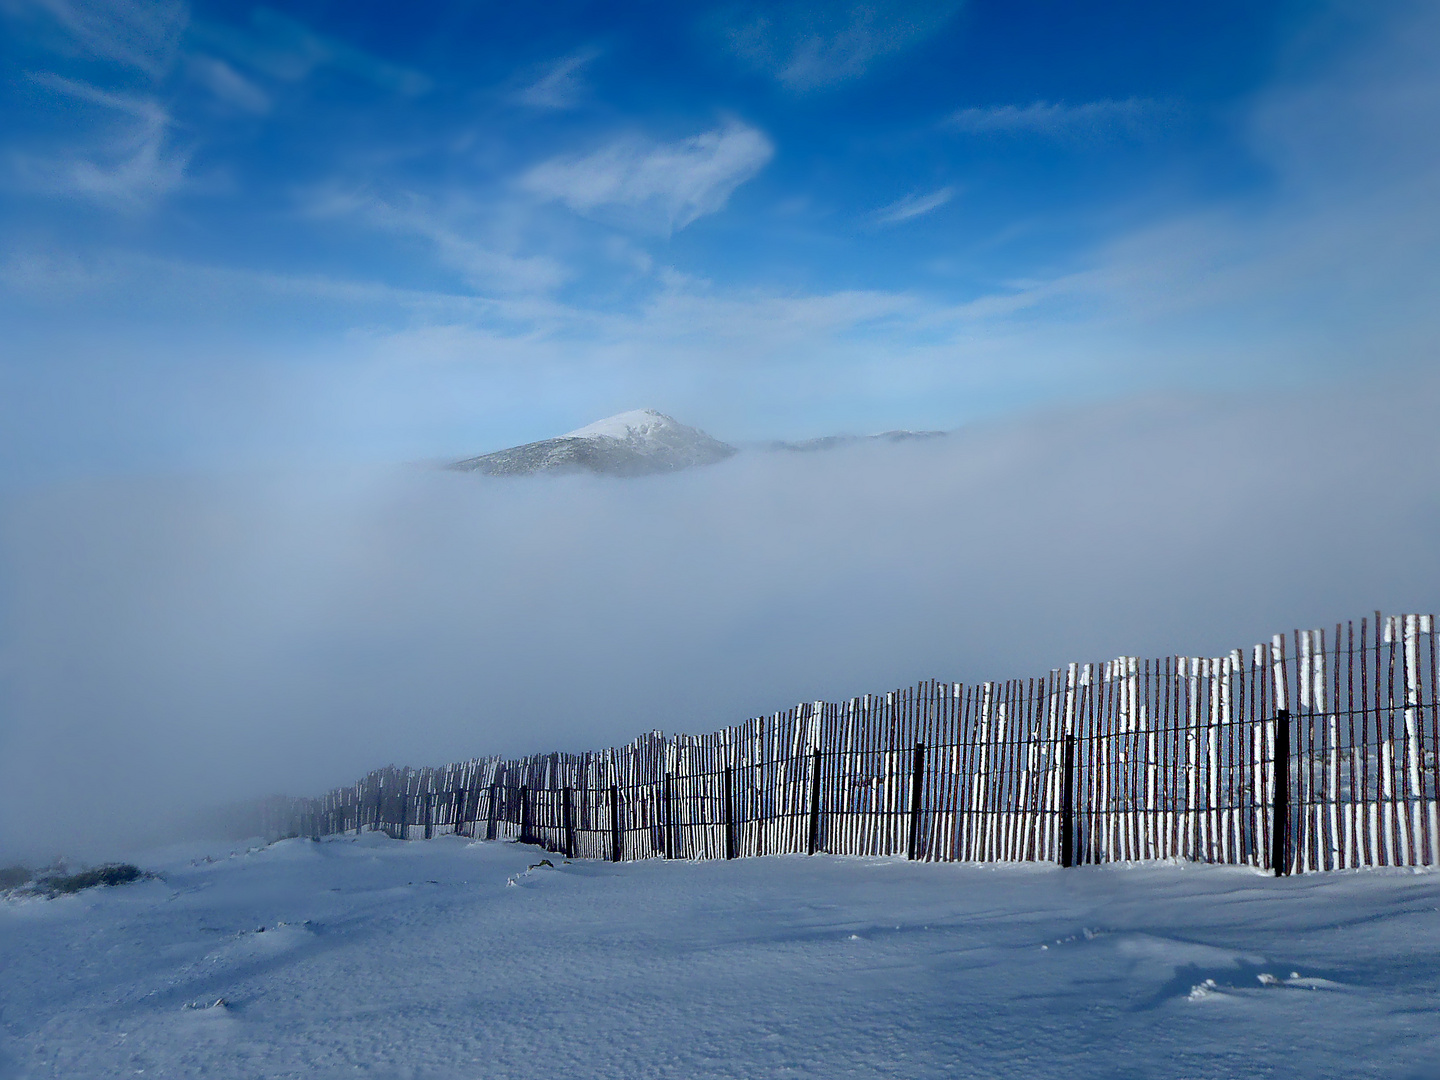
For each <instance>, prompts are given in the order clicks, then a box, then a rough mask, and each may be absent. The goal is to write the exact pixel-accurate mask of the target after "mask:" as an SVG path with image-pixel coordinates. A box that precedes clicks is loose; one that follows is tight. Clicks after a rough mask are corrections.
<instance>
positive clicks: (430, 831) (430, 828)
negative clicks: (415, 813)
mask: <svg viewBox="0 0 1440 1080" xmlns="http://www.w3.org/2000/svg"><path fill="white" fill-rule="evenodd" d="M420 797H421V798H422V799H424V800H425V839H426V840H429V839H430V838H431V837H433V836H434V835H435V793H434V792H433V791H427V792H425V794H424V795H422V796H420Z"/></svg>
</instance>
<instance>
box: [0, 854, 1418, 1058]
mask: <svg viewBox="0 0 1440 1080" xmlns="http://www.w3.org/2000/svg"><path fill="white" fill-rule="evenodd" d="M541 857H542V854H541V853H540V852H538V851H536V850H535V849H533V848H526V847H521V846H519V845H514V844H503V843H491V844H484V843H479V844H472V843H469V842H467V841H465V840H463V839H458V838H454V837H444V838H440V839H437V840H433V841H428V842H410V843H403V842H399V841H392V840H388V839H386V838H384V837H383V836H377V835H370V836H366V837H364V838H362V839H359V840H356V839H353V838H352V839H342V840H334V841H327V842H323V843H314V842H311V841H306V840H289V841H283V842H281V843H278V844H275V845H273V846H271V847H269V848H265V849H261V850H255V851H252V852H250V853H241V854H238V855H235V856H233V857H230V858H221V859H220V860H219V861H218V862H215V863H205V862H199V863H198V864H196V863H192V862H191V861H190V860H189V859H188V858H177V857H174V856H170V857H168V861H164V862H162V863H158V864H157V863H152V864H151V865H152V866H154V867H155V868H157V869H160V870H162V871H163V873H164V875H165V879H164V880H163V881H152V882H145V883H140V884H136V885H130V886H123V887H120V888H115V889H110V890H100V891H92V892H88V893H84V894H81V895H79V896H74V897H69V898H62V899H58V900H52V901H41V900H26V901H14V900H11V901H7V902H3V903H0V1017H3V1029H0V1030H3V1035H0V1038H3V1040H4V1042H3V1045H0V1054H3V1055H4V1056H3V1058H0V1062H3V1064H0V1076H3V1077H6V1078H16V1077H47V1078H48V1077H66V1078H74V1077H83V1078H106V1077H121V1076H126V1077H133V1076H142V1075H143V1076H145V1077H195V1076H209V1077H237V1078H238V1077H246V1078H251V1077H266V1078H268V1077H296V1078H299V1077H304V1078H307V1080H308V1078H318V1080H331V1078H335V1080H338V1078H340V1077H351V1078H353V1077H370V1078H382V1077H383V1078H391V1080H398V1078H402V1077H403V1078H407V1080H427V1078H429V1080H436V1078H446V1080H456V1078H480V1077H484V1078H495V1080H505V1078H512V1077H514V1078H527V1080H529V1078H533V1077H565V1078H589V1077H595V1078H612V1077H613V1078H625V1080H634V1078H644V1077H654V1078H674V1080H684V1078H691V1077H726V1078H730V1077H735V1078H738V1077H751V1078H769V1077H815V1078H820V1080H828V1078H831V1077H896V1078H929V1077H985V1078H991V1077H997V1076H1005V1077H1023V1078H1029V1077H1040V1078H1047V1077H1057V1078H1059V1077H1064V1078H1066V1080H1075V1078H1099V1077H1105V1078H1112V1077H1157V1078H1159V1077H1165V1078H1171V1077H1189V1078H1201V1077H1215V1078H1225V1080H1230V1078H1234V1077H1256V1076H1277V1077H1278V1076H1286V1077H1289V1076H1305V1077H1360V1076H1367V1077H1368V1076H1385V1077H1401V1078H1414V1077H1430V1076H1435V1075H1437V1071H1440V1066H1437V1064H1436V1063H1437V1062H1440V1056H1437V1053H1440V1025H1437V1023H1436V1020H1437V1007H1440V914H1437V908H1440V877H1437V876H1435V875H1421V874H1412V873H1404V874H1400V873H1387V872H1370V873H1335V874H1328V875H1313V876H1307V877H1295V878H1289V879H1283V880H1275V879H1273V878H1267V877H1263V876H1260V875H1258V874H1256V873H1254V872H1252V871H1248V870H1243V869H1235V868H1223V867H1206V866H1195V865H1186V866H1144V867H1109V868H1084V869H1077V870H1069V871H1063V870H1059V869H1057V868H1054V867H1048V866H983V867H982V866H967V865H942V866H936V865H923V864H921V865H917V864H911V863H906V862H903V861H895V860H868V861H861V860H847V859H838V858H832V857H824V856H822V857H816V858H811V859H807V858H804V857H785V858H771V859H752V860H741V861H738V862H735V863H729V864H727V863H723V862H712V863H694V862H677V863H663V862H649V863H631V864H625V865H620V866H615V865H610V864H606V863H584V864H580V863H577V864H573V865H566V864H564V863H560V865H557V866H555V867H543V866H542V867H539V868H537V869H534V870H529V871H528V872H527V870H526V867H527V865H528V864H531V863H536V862H538V861H539V860H540V859H541ZM556 861H557V862H558V861H559V860H556ZM261 927H263V928H264V930H263V932H261V930H260V928H261ZM221 999H223V1004H218V1005H217V1004H215V1003H216V1002H217V1001H220V1000H221Z"/></svg>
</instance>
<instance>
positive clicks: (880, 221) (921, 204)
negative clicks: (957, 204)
mask: <svg viewBox="0 0 1440 1080" xmlns="http://www.w3.org/2000/svg"><path fill="white" fill-rule="evenodd" d="M954 197H955V189H954V188H953V187H942V188H940V189H939V190H937V191H932V192H930V193H929V194H928V195H918V194H916V195H906V196H905V197H904V198H903V199H897V200H896V201H895V202H893V203H891V204H890V205H889V206H882V207H881V208H880V209H879V210H876V211H875V214H874V219H875V224H877V225H898V224H900V222H902V221H910V220H912V219H913V218H918V217H924V216H925V215H926V214H928V213H930V212H931V211H932V210H938V209H940V207H942V206H944V205H945V204H946V203H948V202H949V201H950V200H951V199H953V198H954Z"/></svg>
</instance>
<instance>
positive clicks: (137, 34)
mask: <svg viewBox="0 0 1440 1080" xmlns="http://www.w3.org/2000/svg"><path fill="white" fill-rule="evenodd" d="M5 6H6V7H8V8H9V9H10V10H11V11H12V12H14V13H27V12H28V13H31V14H38V15H41V16H43V17H48V18H49V19H51V20H53V22H54V23H56V24H58V26H59V27H60V28H61V29H62V30H63V31H64V33H65V34H66V35H67V37H68V38H69V39H70V42H71V46H72V48H73V49H75V50H76V51H78V52H80V53H81V54H83V55H88V56H93V57H98V58H100V59H104V60H112V61H115V62H116V63H120V64H124V65H126V66H128V67H133V68H138V69H139V70H140V71H143V72H145V73H146V74H147V75H151V76H159V75H161V74H163V73H164V72H165V71H167V70H168V69H169V68H170V65H171V64H172V63H173V61H174V57H175V53H176V50H177V48H178V47H179V42H180V36H181V34H182V33H183V32H184V30H185V26H186V24H187V22H188V21H189V18H190V11H189V8H188V6H187V5H186V4H185V3H183V2H182V0H10V2H9V3H7V4H6V5H5Z"/></svg>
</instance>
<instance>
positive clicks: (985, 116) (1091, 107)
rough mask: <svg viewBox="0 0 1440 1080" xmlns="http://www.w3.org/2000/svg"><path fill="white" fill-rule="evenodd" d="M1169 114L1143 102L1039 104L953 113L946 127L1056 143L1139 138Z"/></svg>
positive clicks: (948, 118) (1139, 100)
mask: <svg viewBox="0 0 1440 1080" xmlns="http://www.w3.org/2000/svg"><path fill="white" fill-rule="evenodd" d="M1164 111H1165V109H1164V107H1163V106H1161V105H1160V104H1159V103H1158V102H1154V101H1150V100H1147V99H1143V98H1126V99H1125V100H1124V101H1114V100H1109V99H1106V100H1102V101H1087V102H1083V103H1081V104H1079V105H1066V104H1064V103H1062V102H1054V103H1052V102H1048V101H1036V102H1034V103H1032V104H1030V105H990V106H986V107H984V108H968V109H960V110H959V111H957V112H954V113H951V114H950V116H948V117H947V118H946V119H945V121H944V123H945V126H946V127H950V128H954V129H956V130H957V131H965V132H969V133H970V134H975V135H987V134H1000V133H1030V134H1035V135H1044V136H1048V137H1049V138H1055V139H1068V138H1095V137H1098V136H1104V135H1115V134H1130V135H1134V134H1139V133H1140V132H1142V131H1143V130H1144V129H1145V126H1146V125H1147V124H1149V123H1151V122H1152V121H1153V120H1155V119H1156V118H1157V117H1158V116H1159V115H1161V114H1162V113H1163V112H1164Z"/></svg>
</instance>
